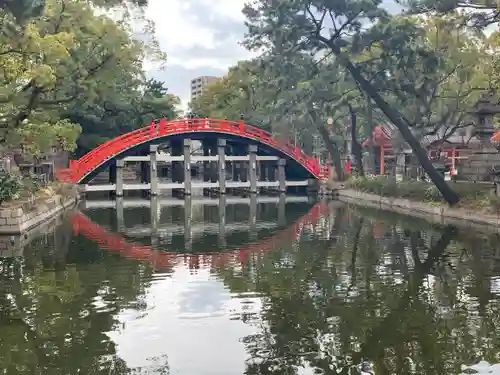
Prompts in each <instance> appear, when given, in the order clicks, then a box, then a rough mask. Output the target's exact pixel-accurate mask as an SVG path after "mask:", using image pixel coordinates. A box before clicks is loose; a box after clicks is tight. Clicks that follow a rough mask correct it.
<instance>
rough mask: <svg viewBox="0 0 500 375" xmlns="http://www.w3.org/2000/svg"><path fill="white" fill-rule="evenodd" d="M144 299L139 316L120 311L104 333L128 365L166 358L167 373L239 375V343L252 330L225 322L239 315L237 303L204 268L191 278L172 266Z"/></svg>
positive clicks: (242, 363) (242, 358)
mask: <svg viewBox="0 0 500 375" xmlns="http://www.w3.org/2000/svg"><path fill="white" fill-rule="evenodd" d="M145 300H146V303H147V311H146V313H145V314H144V313H140V312H137V311H132V310H128V311H124V312H123V313H121V314H120V315H119V316H118V319H119V320H120V322H121V323H122V324H121V325H120V326H119V327H120V328H119V329H117V330H116V331H114V332H110V333H109V336H110V337H111V339H112V340H113V341H114V342H115V343H116V344H117V346H118V348H117V354H118V356H119V357H121V358H122V359H124V360H125V361H126V362H127V364H128V366H130V367H140V366H141V367H142V366H147V365H148V364H149V363H148V358H151V357H160V356H163V355H166V356H167V357H168V363H169V366H170V369H171V374H182V375H191V374H192V375H209V374H213V375H224V374H228V375H229V374H231V375H234V374H243V372H244V370H245V360H246V359H247V356H246V353H245V347H244V345H243V344H242V343H241V342H240V339H241V338H242V337H244V336H247V335H249V334H253V333H254V332H255V330H254V329H253V328H252V326H250V325H248V324H245V323H243V322H241V321H239V320H231V319H230V318H231V315H233V314H234V313H238V312H240V311H241V306H240V305H241V302H240V301H241V300H240V299H234V298H231V294H230V292H229V291H228V290H227V289H226V288H225V287H224V285H223V284H222V283H221V282H220V281H218V280H217V279H216V278H215V277H213V276H211V275H210V273H209V271H208V270H199V272H198V273H197V274H194V275H193V274H190V273H189V270H187V269H186V268H185V267H184V266H183V265H178V266H176V269H175V272H174V273H173V275H172V277H170V278H159V279H157V280H156V281H155V282H154V283H153V285H152V286H151V287H150V288H149V290H148V292H147V296H146V299H145ZM245 300H248V298H245ZM253 306H254V308H257V309H259V306H260V304H257V303H254V304H253Z"/></svg>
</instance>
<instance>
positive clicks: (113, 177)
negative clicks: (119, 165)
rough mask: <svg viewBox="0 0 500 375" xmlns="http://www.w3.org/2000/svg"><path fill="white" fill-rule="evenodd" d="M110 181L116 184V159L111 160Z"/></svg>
mask: <svg viewBox="0 0 500 375" xmlns="http://www.w3.org/2000/svg"><path fill="white" fill-rule="evenodd" d="M108 182H109V183H110V184H116V160H115V161H114V162H111V164H110V165H109V177H108Z"/></svg>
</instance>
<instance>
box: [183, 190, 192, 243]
mask: <svg viewBox="0 0 500 375" xmlns="http://www.w3.org/2000/svg"><path fill="white" fill-rule="evenodd" d="M192 208H193V202H192V198H191V196H190V195H186V196H185V198H184V247H185V250H188V251H189V250H191V248H192V246H193V228H192V221H193V220H192V217H193V210H192Z"/></svg>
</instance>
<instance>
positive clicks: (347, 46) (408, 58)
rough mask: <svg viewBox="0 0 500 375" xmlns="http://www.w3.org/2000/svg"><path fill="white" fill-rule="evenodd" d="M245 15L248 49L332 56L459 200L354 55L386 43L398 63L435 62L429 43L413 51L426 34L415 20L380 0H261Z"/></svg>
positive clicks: (450, 197) (447, 191)
mask: <svg viewBox="0 0 500 375" xmlns="http://www.w3.org/2000/svg"><path fill="white" fill-rule="evenodd" d="M244 13H245V15H246V17H247V25H248V30H249V31H248V35H247V38H246V45H247V47H248V48H251V49H255V50H257V49H265V50H267V51H269V52H270V53H272V54H273V56H276V55H279V54H281V55H283V54H288V53H291V52H293V53H297V52H298V51H303V52H304V53H310V54H313V55H314V56H318V55H319V54H322V55H328V54H331V55H334V56H335V57H336V59H337V61H338V63H339V64H340V66H342V67H343V69H344V70H345V72H346V73H348V74H349V75H350V76H351V77H352V78H353V80H354V81H355V82H356V83H357V85H359V87H360V88H361V89H362V90H363V92H365V93H366V94H367V95H368V96H369V97H371V99H372V100H373V102H374V104H376V105H377V106H378V108H379V109H380V111H381V112H382V113H384V115H385V116H387V118H388V119H389V120H390V121H391V122H392V123H393V124H394V125H395V126H396V127H397V128H398V130H399V131H400V132H401V135H402V137H403V139H404V140H405V141H406V142H407V143H408V144H409V145H410V147H411V148H412V149H413V151H414V153H415V155H416V156H417V158H418V160H419V162H420V163H421V165H422V167H423V168H424V169H425V171H426V172H427V174H428V175H429V177H430V178H431V180H432V181H433V182H434V184H435V185H436V187H437V188H438V189H439V190H440V192H441V193H442V194H443V197H444V198H445V199H446V201H448V203H450V204H455V203H457V202H458V200H459V197H458V195H457V194H456V193H455V192H454V191H453V190H452V189H451V188H450V187H449V186H448V185H447V184H446V183H445V181H444V179H443V176H441V175H440V174H439V173H438V172H437V171H436V170H435V168H434V167H433V165H432V163H431V162H430V160H429V159H428V158H427V153H426V151H425V150H424V149H423V147H422V146H421V145H420V143H419V142H418V140H417V139H416V138H415V136H414V135H413V134H412V132H411V131H410V129H409V127H408V124H407V123H406V121H405V119H404V116H403V115H402V113H401V112H400V111H398V110H396V109H395V108H394V107H392V106H391V105H390V104H389V103H388V102H387V100H385V99H384V98H383V96H382V95H381V94H380V92H379V91H380V89H381V88H380V87H377V86H376V85H374V84H373V83H372V82H370V80H369V79H367V77H366V74H365V70H364V69H363V65H366V63H365V64H359V63H356V62H355V61H354V59H353V58H352V56H358V55H360V54H361V53H362V52H364V51H366V50H367V49H369V48H370V47H371V46H373V45H374V44H377V43H378V44H379V45H381V46H387V50H388V51H391V54H392V55H393V56H395V57H396V58H397V59H398V61H399V64H406V65H412V64H416V63H418V62H420V63H422V62H425V63H426V64H428V65H430V64H433V63H434V64H437V63H439V61H440V59H439V57H438V56H436V54H433V53H432V51H429V50H428V49H426V48H425V46H420V45H419V46H418V47H419V48H413V49H412V47H414V46H412V42H413V41H415V40H419V39H420V38H421V36H422V34H423V32H424V31H423V29H422V28H421V27H418V25H417V24H416V23H415V22H413V21H412V20H408V19H404V18H403V19H394V18H393V17H391V16H390V15H389V14H388V12H387V11H386V10H384V9H383V8H382V7H381V6H380V2H379V1H376V2H366V1H361V0H346V1H343V2H335V3H332V2H327V1H319V2H317V1H315V2H312V1H307V0H303V1H295V2H291V1H286V2H282V3H280V6H279V7H278V8H276V4H275V3H274V1H272V0H258V1H254V2H253V4H251V5H248V6H247V7H246V8H245V10H244ZM387 76H388V75H387V73H385V74H381V77H380V81H381V82H384V83H385V82H386V81H387ZM382 89H383V88H382Z"/></svg>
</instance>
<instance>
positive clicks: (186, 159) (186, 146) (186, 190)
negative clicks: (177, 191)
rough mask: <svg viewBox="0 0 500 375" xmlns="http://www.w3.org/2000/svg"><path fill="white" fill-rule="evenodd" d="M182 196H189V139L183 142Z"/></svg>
mask: <svg viewBox="0 0 500 375" xmlns="http://www.w3.org/2000/svg"><path fill="white" fill-rule="evenodd" d="M184 194H186V195H191V139H185V140H184Z"/></svg>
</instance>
